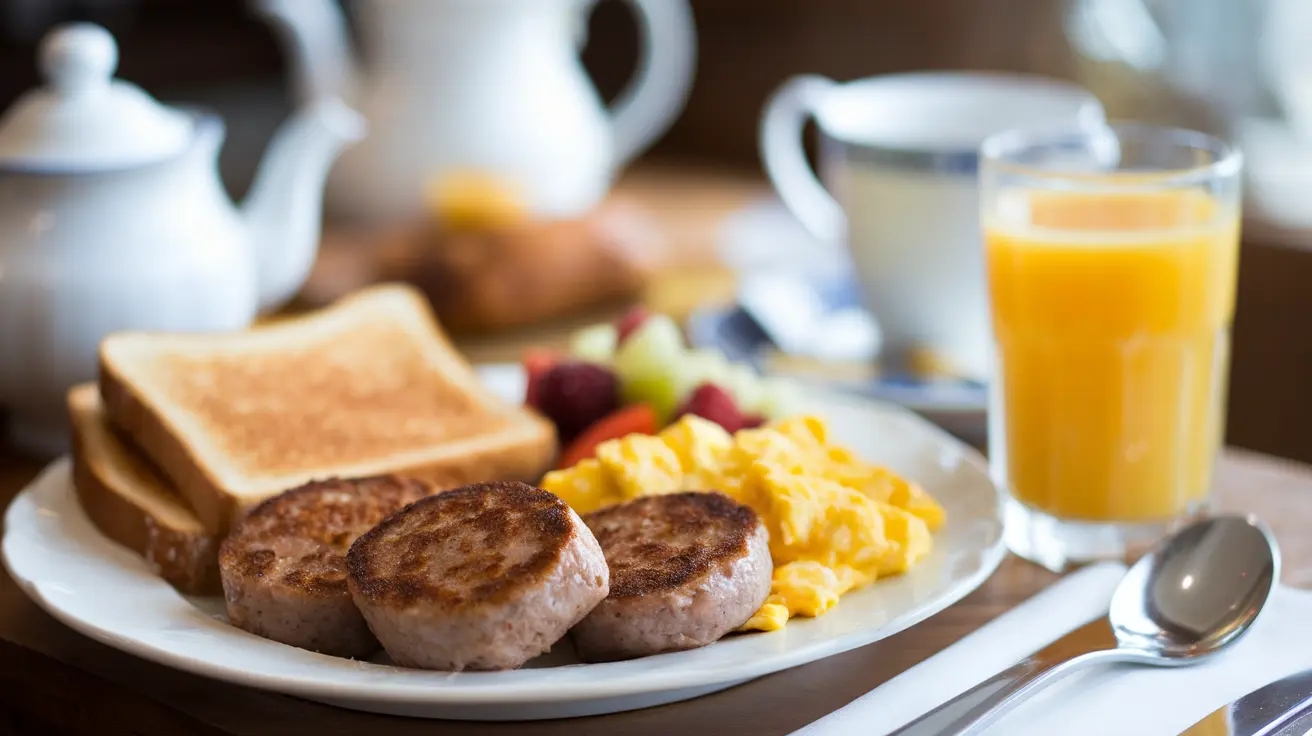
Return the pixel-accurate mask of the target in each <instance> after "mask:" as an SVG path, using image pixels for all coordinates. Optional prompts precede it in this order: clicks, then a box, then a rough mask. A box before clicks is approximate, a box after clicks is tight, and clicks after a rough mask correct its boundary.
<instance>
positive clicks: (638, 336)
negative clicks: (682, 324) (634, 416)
mask: <svg viewBox="0 0 1312 736" xmlns="http://www.w3.org/2000/svg"><path fill="white" fill-rule="evenodd" d="M684 353H685V350H684V347H683V333H681V332H680V331H679V326H678V325H676V324H675V323H674V320H672V319H670V318H669V317H667V316H665V315H662V314H654V315H652V316H650V317H648V318H647V320H646V321H645V322H643V323H642V326H641V327H639V328H638V329H637V331H636V332H634V333H633V334H632V335H630V336H629V339H627V340H625V341H624V342H623V343H622V344H621V345H620V347H619V349H618V350H617V351H615V358H614V360H613V361H612V363H611V365H612V367H613V368H614V369H615V373H616V375H618V376H619V379H620V395H621V398H622V399H623V403H625V404H651V407H652V408H653V409H655V410H656V415H657V417H658V418H660V419H664V418H666V417H669V416H670V414H671V413H672V412H673V411H674V409H675V407H676V406H678V404H679V399H680V398H681V397H680V394H679V389H680V387H681V376H682V375H683V371H684V370H685V369H686V365H685V362H684Z"/></svg>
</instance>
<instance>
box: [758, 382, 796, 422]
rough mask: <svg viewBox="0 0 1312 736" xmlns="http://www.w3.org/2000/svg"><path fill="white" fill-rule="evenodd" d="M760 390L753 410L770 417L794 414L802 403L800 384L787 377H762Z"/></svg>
mask: <svg viewBox="0 0 1312 736" xmlns="http://www.w3.org/2000/svg"><path fill="white" fill-rule="evenodd" d="M760 391H761V395H760V399H759V401H758V403H757V406H756V407H755V408H754V409H753V411H757V412H759V413H761V414H764V415H765V416H766V417H768V418H770V419H780V418H783V417H786V416H789V415H790V414H796V413H797V412H798V410H799V407H800V406H801V403H802V389H801V386H799V385H798V384H797V382H796V381H793V380H791V379H788V378H782V377H773V378H763V379H761V385H760Z"/></svg>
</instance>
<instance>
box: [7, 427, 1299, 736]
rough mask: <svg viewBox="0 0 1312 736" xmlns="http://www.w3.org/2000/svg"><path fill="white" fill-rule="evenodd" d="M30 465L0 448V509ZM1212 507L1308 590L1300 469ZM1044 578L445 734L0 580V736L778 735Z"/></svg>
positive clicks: (1240, 478)
mask: <svg viewBox="0 0 1312 736" xmlns="http://www.w3.org/2000/svg"><path fill="white" fill-rule="evenodd" d="M38 469H39V464H37V463H35V462H33V461H29V460H23V459H20V458H16V457H14V456H13V455H11V454H6V453H5V452H4V451H3V450H0V506H7V505H8V503H9V501H10V500H11V499H12V498H13V496H14V495H15V494H16V493H17V492H18V491H19V490H20V489H21V488H22V486H23V485H24V484H25V483H27V482H28V480H30V479H31V478H32V477H33V476H34V475H35V474H36V472H37V470H38ZM1218 494H1219V496H1220V499H1221V506H1222V507H1223V508H1226V509H1231V510H1243V511H1251V512H1254V513H1257V514H1258V515H1260V516H1261V517H1262V518H1263V519H1265V520H1266V521H1267V522H1268V523H1270V524H1271V525H1272V527H1274V528H1275V530H1276V535H1277V537H1279V539H1280V540H1281V543H1282V545H1283V547H1284V551H1285V567H1284V574H1285V581H1286V582H1288V583H1291V584H1298V585H1301V586H1304V587H1312V539H1309V538H1308V535H1306V534H1305V533H1304V529H1305V526H1306V518H1307V516H1308V514H1307V512H1306V511H1301V512H1300V510H1301V509H1307V508H1308V507H1309V505H1310V504H1312V469H1310V468H1307V467H1305V466H1302V465H1296V464H1292V463H1286V462H1284V461H1279V460H1275V459H1272V458H1269V457H1265V456H1261V455H1255V454H1252V453H1247V452H1242V451H1231V452H1229V453H1227V455H1226V456H1225V458H1224V460H1223V462H1222V464H1221V468H1220V475H1219V478H1218ZM1055 579H1056V576H1054V575H1052V574H1050V573H1048V572H1046V571H1043V570H1041V569H1039V568H1037V567H1035V566H1033V565H1030V564H1028V563H1025V562H1022V561H1020V560H1018V559H1016V558H1009V559H1008V560H1007V561H1006V562H1004V563H1003V565H1002V568H1001V569H1000V570H999V571H998V572H997V574H995V575H994V576H993V577H992V578H991V579H990V580H989V581H988V582H987V583H985V584H984V586H983V587H981V588H980V589H979V590H978V591H976V592H975V593H973V594H972V595H970V596H968V597H967V598H966V599H965V600H963V601H962V602H960V603H958V604H957V605H955V606H953V607H951V608H949V609H948V610H946V611H944V612H943V613H940V614H939V615H937V616H934V617H933V618H931V619H929V620H928V621H926V622H924V623H922V624H920V625H919V626H916V627H914V628H912V629H909V630H907V631H905V632H903V633H901V634H898V635H897V636H894V637H892V638H890V639H887V640H885V641H882V642H879V643H877V644H872V645H870V646H867V647H862V648H860V649H856V650H854V651H851V652H847V653H846V654H841V655H838V656H835V657H830V658H828V659H824V660H821V661H819V662H816V663H813V664H809V665H806V666H803V667H798V668H796V669H793V670H789V671H786V672H781V673H779V674H775V675H770V676H768V677H764V678H762V679H760V680H757V681H755V682H751V683H748V684H746V685H741V686H739V687H736V688H732V689H730V690H727V691H724V692H721V693H716V694H714V695H708V696H706V697H703V698H699V699H697V700H693V701H689V702H686V703H677V704H674V705H668V706H664V707H660V708H652V709H648V710H643V711H635V712H632V713H621V714H617V715H612V716H598V717H595V718H585V719H574V720H568V721H542V722H535V723H456V722H442V723H441V724H440V725H438V724H437V723H434V722H431V721H424V720H418V719H405V718H396V717H390V716H376V715H370V714H365V713H356V712H352V711H347V710H340V709H337V708H333V707H330V706H326V705H318V704H315V703H309V702H305V701H301V700H297V699H295V698H290V697H285V696H282V695H273V694H269V693H263V692H260V691H256V690H249V689H247V688H243V687H238V686H235V685H228V684H224V683H219V682H215V681H211V680H206V679H204V678H201V677H197V676H194V675H189V674H184V673H181V672H176V671H174V670H171V669H169V668H167V667H164V666H162V665H156V664H152V663H150V662H146V661H145V660H141V659H137V658H135V657H132V656H130V655H127V654H123V653H120V652H118V651H116V650H114V649H111V648H110V647H107V646H105V645H103V644H98V643H95V642H93V641H91V640H90V639H86V638H84V637H82V636H81V635H79V634H77V633H74V632H73V631H72V630H70V629H68V628H67V627H65V626H63V625H62V624H60V623H58V622H56V621H55V620H54V619H52V618H51V617H50V616H48V615H46V614H45V613H44V612H42V611H41V610H40V609H39V608H37V606H36V605H35V604H34V603H32V602H31V601H29V600H28V599H27V598H26V597H25V596H24V595H23V593H22V592H21V591H20V590H19V589H18V587H17V585H15V583H14V581H13V580H12V579H11V578H10V577H9V576H8V575H7V574H4V573H0V733H33V734H38V733H39V734H97V735H98V734H118V733H131V734H151V735H154V734H167V733H197V734H242V735H243V736H257V735H265V734H267V735H269V736H273V735H274V734H277V735H278V736H290V735H292V734H302V733H303V734H313V735H314V736H336V735H338V734H342V735H345V734H367V735H369V736H376V735H377V734H389V735H390V734H395V735H397V736H403V735H404V734H432V733H442V734H453V735H454V734H469V735H470V736H476V735H477V736H493V735H498V734H507V735H509V734H560V735H561V736H577V735H578V734H591V733H623V734H632V735H634V736H638V735H641V734H650V735H651V736H670V734H702V733H705V734H718V735H721V736H735V735H737V734H742V735H743V736H748V735H750V736H771V735H773V734H787V733H790V732H792V731H793V730H795V729H797V728H800V727H801V726H803V725H805V724H807V723H810V722H812V721H814V720H816V719H817V718H820V717H821V716H823V715H825V714H826V713H829V712H830V711H833V710H835V709H836V708H838V707H840V706H842V705H843V704H845V703H848V702H850V701H851V700H853V699H855V698H856V697H858V696H860V695H861V694H862V693H864V692H866V691H868V690H870V689H872V688H874V687H875V686H877V685H879V684H880V683H882V682H884V681H885V680H887V679H889V678H890V677H893V676H894V675H896V674H897V673H899V672H901V671H903V670H905V669H906V668H908V667H910V666H911V665H913V664H915V663H917V662H919V661H921V660H923V659H925V658H926V657H928V656H930V655H932V654H934V653H935V652H937V651H939V650H940V649H942V648H944V647H945V646H947V645H949V644H951V643H952V642H955V641H956V640H958V639H960V638H961V637H962V636H964V635H966V634H968V633H969V632H971V631H973V630H974V629H976V628H978V627H979V626H981V625H983V624H984V623H986V622H988V621H989V620H990V619H992V618H993V617H994V616H997V615H998V614H1000V613H1002V612H1003V611H1006V610H1007V609H1009V608H1011V607H1012V606H1014V605H1016V604H1017V603H1018V602H1020V601H1022V600H1024V599H1025V598H1027V597H1029V596H1030V595H1033V594H1034V593H1035V592H1037V591H1039V590H1040V589H1042V588H1043V587H1044V586H1046V585H1048V584H1050V583H1051V582H1052V581H1053V580H1055Z"/></svg>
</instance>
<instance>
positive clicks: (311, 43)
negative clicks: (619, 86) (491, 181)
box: [254, 0, 696, 220]
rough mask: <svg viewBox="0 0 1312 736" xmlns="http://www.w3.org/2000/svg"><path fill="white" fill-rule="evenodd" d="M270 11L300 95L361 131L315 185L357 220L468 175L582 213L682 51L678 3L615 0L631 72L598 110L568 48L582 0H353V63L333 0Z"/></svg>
mask: <svg viewBox="0 0 1312 736" xmlns="http://www.w3.org/2000/svg"><path fill="white" fill-rule="evenodd" d="M254 2H255V4H256V7H257V8H258V9H259V10H260V11H261V12H263V13H264V14H265V15H267V16H268V17H270V18H272V19H273V20H275V21H276V22H277V26H278V28H279V29H280V30H281V31H282V35H283V37H284V40H285V41H286V42H287V45H288V48H289V50H290V53H291V56H292V58H293V61H294V66H295V71H296V77H297V79H298V80H299V83H298V90H299V93H300V95H301V96H302V98H303V99H302V102H304V101H305V98H315V97H319V96H340V97H342V98H343V99H345V100H347V101H349V102H351V104H352V106H353V107H355V108H356V109H359V110H361V111H362V112H363V113H364V114H365V116H366V117H367V118H368V119H369V123H370V131H371V134H370V137H369V138H368V139H367V140H366V141H364V142H362V143H361V144H360V145H358V146H356V147H354V148H353V149H352V150H351V151H349V152H347V153H346V155H344V156H343V157H342V159H341V161H340V162H339V163H338V164H337V166H336V167H335V168H334V170H333V172H332V173H331V175H330V177H329V183H328V191H327V198H328V207H329V208H330V210H331V211H332V212H333V213H334V214H337V215H345V216H348V217H353V218H357V219H371V220H381V219H396V218H406V217H414V216H416V215H418V214H420V213H421V212H422V210H423V203H424V193H425V189H426V188H427V187H429V186H431V185H433V184H434V183H435V182H438V181H440V180H441V179H442V177H443V176H446V175H458V174H463V173H466V172H474V173H477V174H479V175H483V176H491V177H494V178H495V179H496V180H497V181H499V182H503V183H504V184H505V186H506V187H507V188H509V189H511V190H512V191H511V192H510V194H512V195H513V196H516V197H518V198H519V199H520V201H522V202H523V204H524V205H525V206H526V207H527V209H528V210H529V211H530V212H531V213H533V214H535V215H537V216H543V217H568V216H573V215H578V214H581V213H584V212H587V211H588V210H590V209H591V208H592V207H594V206H595V205H596V204H597V203H598V202H599V201H600V200H601V198H602V197H603V196H604V195H605V193H606V192H607V190H608V189H609V188H610V184H611V181H612V179H613V178H614V176H615V173H616V172H617V171H618V170H619V169H620V168H622V167H623V166H624V165H625V164H626V163H628V162H629V161H630V160H631V159H632V158H633V157H634V156H636V155H638V154H639V153H641V152H642V151H644V150H645V149H646V148H647V147H648V146H649V145H650V144H651V143H652V142H653V141H654V140H655V139H656V138H657V137H658V136H659V135H660V134H662V133H663V132H665V130H666V129H667V128H668V127H669V126H670V124H671V123H672V122H673V121H674V118H675V117H676V115H677V114H678V113H679V111H680V110H681V109H682V107H683V103H684V101H685V99H686V97H687V93H688V88H689V86H690V84H691V81H692V75H693V67H694V63H695V53H696V52H695V37H694V36H695V33H694V28H693V21H692V13H691V10H690V8H689V6H688V3H687V0H628V2H629V4H630V6H631V7H632V8H633V10H634V11H635V13H636V15H637V18H638V21H639V27H640V29H641V33H642V39H643V51H642V54H641V55H640V58H639V63H638V71H637V74H636V75H635V78H634V79H633V80H632V81H631V82H630V84H629V87H628V88H627V89H626V90H624V92H623V93H622V94H621V95H620V97H619V99H618V100H617V101H616V103H615V105H614V108H613V109H612V110H610V111H607V110H606V109H605V108H604V107H603V105H602V103H601V100H600V98H599V97H598V95H597V92H596V90H595V89H594V88H593V86H592V84H591V81H590V80H589V79H588V77H587V74H586V71H585V70H584V68H583V65H582V63H581V62H580V60H579V58H578V50H579V47H580V46H581V45H582V37H583V32H584V30H585V28H586V23H587V18H588V13H589V11H590V10H591V7H592V5H593V2H594V0H356V3H355V9H356V10H357V11H358V14H357V17H358V18H359V22H360V30H361V34H362V37H363V41H364V45H365V51H366V52H367V53H368V55H369V57H370V62H371V63H370V65H369V70H368V72H367V73H366V72H360V71H357V67H356V64H355V63H354V62H353V61H352V59H351V53H350V48H349V44H348V42H347V34H346V28H345V24H344V22H343V16H342V12H341V8H340V7H339V6H338V5H337V0H254Z"/></svg>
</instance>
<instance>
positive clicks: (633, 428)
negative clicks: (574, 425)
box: [556, 404, 660, 468]
mask: <svg viewBox="0 0 1312 736" xmlns="http://www.w3.org/2000/svg"><path fill="white" fill-rule="evenodd" d="M658 429H660V427H659V426H658V425H657V422H656V410H655V409H653V408H651V406H650V405H648V404H630V405H629V406H626V407H624V408H622V409H619V410H617V411H615V412H612V413H610V414H608V415H606V416H604V417H602V418H601V419H599V420H597V421H596V422H593V423H592V425H591V426H589V427H588V428H587V429H585V430H583V432H582V433H581V434H579V436H578V437H576V438H575V439H574V441H573V442H571V443H570V444H569V446H567V447H566V448H565V451H564V452H562V453H561V454H560V463H559V464H558V465H557V466H556V467H559V468H569V467H573V466H575V465H577V464H579V463H580V462H581V461H583V460H587V459H588V458H590V457H592V456H593V455H595V454H596V452H597V445H600V444H601V443H603V442H605V441H607V440H613V439H617V438H619V437H625V436H627V435H631V434H656V431H657V430H658Z"/></svg>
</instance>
